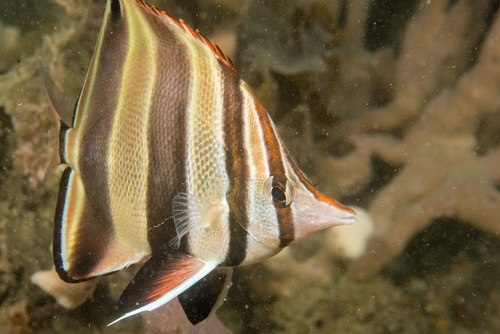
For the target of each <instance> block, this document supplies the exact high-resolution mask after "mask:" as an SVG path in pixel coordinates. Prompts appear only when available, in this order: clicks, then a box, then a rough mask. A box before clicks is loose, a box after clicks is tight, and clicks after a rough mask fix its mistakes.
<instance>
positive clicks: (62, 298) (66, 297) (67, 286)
mask: <svg viewBox="0 0 500 334" xmlns="http://www.w3.org/2000/svg"><path fill="white" fill-rule="evenodd" d="M31 282H32V283H33V284H36V285H38V286H39V287H40V288H42V290H43V291H45V292H47V293H48V294H50V295H51V296H53V297H54V298H55V299H56V300H57V302H58V303H59V304H60V305H61V306H63V307H65V308H68V309H72V308H77V307H78V306H80V305H82V304H83V303H84V302H85V301H86V300H87V299H88V298H90V297H91V296H92V295H93V293H94V291H95V288H96V286H97V284H98V283H99V280H98V279H94V280H91V281H88V282H82V283H79V284H74V283H66V282H64V281H63V280H61V279H60V278H59V275H58V274H57V272H56V270H55V269H54V268H52V269H50V270H44V271H38V272H36V273H34V274H33V275H32V276H31Z"/></svg>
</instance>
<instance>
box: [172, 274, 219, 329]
mask: <svg viewBox="0 0 500 334" xmlns="http://www.w3.org/2000/svg"><path fill="white" fill-rule="evenodd" d="M227 278H228V274H227V273H226V272H225V271H222V270H219V269H215V270H214V271H212V272H211V273H210V274H208V275H207V276H205V277H204V278H202V279H201V280H199V281H198V282H196V283H195V284H194V285H193V286H192V287H191V288H189V290H187V291H185V292H183V293H181V294H180V295H179V302H180V303H181V305H182V308H183V309H184V313H186V316H187V318H188V319H189V321H191V323H192V324H193V325H196V324H197V323H199V322H201V321H203V320H205V319H206V318H207V317H208V316H209V315H210V313H211V312H212V310H213V309H214V308H217V306H218V305H217V301H218V300H219V297H220V296H221V295H223V296H222V297H224V296H225V293H226V292H227V290H226V289H225V286H226V281H227Z"/></svg>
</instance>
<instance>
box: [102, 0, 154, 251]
mask: <svg viewBox="0 0 500 334" xmlns="http://www.w3.org/2000/svg"><path fill="white" fill-rule="evenodd" d="M123 4H124V6H125V8H124V12H125V15H127V19H126V22H127V24H128V33H129V35H128V53H127V56H126V59H125V64H124V70H123V71H124V73H123V80H122V83H121V87H120V97H119V100H118V107H117V110H116V116H115V120H114V122H113V128H112V132H111V136H110V146H109V155H108V166H109V168H108V181H109V197H110V209H111V214H112V217H113V221H114V223H115V228H116V233H117V235H116V239H115V240H116V241H117V243H118V247H120V246H121V247H126V248H128V249H129V247H130V246H131V245H132V246H133V248H134V254H135V255H136V256H139V257H140V254H142V255H146V254H147V253H149V251H150V248H149V243H148V239H147V235H148V234H147V213H146V209H147V207H146V200H147V176H148V161H149V158H148V152H149V151H148V139H147V133H148V132H147V129H148V122H149V114H150V108H151V104H152V95H153V94H152V93H153V90H154V87H155V78H156V71H157V69H156V65H157V61H158V59H157V51H156V50H157V47H156V42H155V36H156V35H155V32H154V31H153V30H152V29H151V25H150V24H149V23H148V22H147V21H146V19H145V17H144V12H143V10H142V9H141V7H140V6H137V5H136V4H135V3H134V2H123ZM129 250H130V249H129Z"/></svg>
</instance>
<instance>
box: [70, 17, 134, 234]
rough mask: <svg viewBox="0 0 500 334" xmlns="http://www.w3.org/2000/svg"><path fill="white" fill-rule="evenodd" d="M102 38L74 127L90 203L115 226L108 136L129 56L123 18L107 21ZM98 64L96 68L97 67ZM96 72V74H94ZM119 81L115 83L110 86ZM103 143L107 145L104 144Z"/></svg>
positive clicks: (102, 221)
mask: <svg viewBox="0 0 500 334" xmlns="http://www.w3.org/2000/svg"><path fill="white" fill-rule="evenodd" d="M106 23H107V24H106V26H103V27H102V29H103V31H101V35H100V39H99V43H100V45H98V46H97V47H96V51H97V49H98V48H99V47H100V52H99V53H98V54H94V59H93V60H92V63H91V66H90V68H89V71H88V73H89V77H88V78H87V80H86V81H85V85H84V88H83V90H82V95H81V99H80V101H79V104H78V109H77V115H80V116H81V117H78V116H77V119H76V125H77V128H75V129H74V130H75V131H77V132H78V133H79V134H80V138H79V140H78V143H79V147H78V150H79V154H78V156H79V157H80V160H79V161H78V165H79V166H78V168H77V171H78V172H79V175H80V177H81V179H82V182H83V184H84V186H85V193H86V199H87V201H88V203H87V204H88V206H89V207H91V208H92V210H93V215H94V216H95V217H99V218H100V222H99V223H100V224H107V225H109V228H113V221H112V217H111V213H110V210H109V205H110V198H109V194H108V193H107V192H106V191H102V189H105V185H106V184H108V180H107V168H108V167H107V157H108V154H109V153H108V151H109V138H110V135H111V130H112V128H113V126H112V124H113V121H114V116H115V114H116V106H117V105H118V99H119V95H120V84H119V83H120V82H121V79H122V73H123V65H124V62H125V57H126V55H127V43H128V32H127V30H128V29H127V27H126V25H124V24H123V20H116V21H114V20H109V19H108V20H107V22H106ZM96 67H97V68H96ZM94 73H95V75H93V74H94ZM110 82H116V85H110V84H109V83H110ZM103 144H104V145H103Z"/></svg>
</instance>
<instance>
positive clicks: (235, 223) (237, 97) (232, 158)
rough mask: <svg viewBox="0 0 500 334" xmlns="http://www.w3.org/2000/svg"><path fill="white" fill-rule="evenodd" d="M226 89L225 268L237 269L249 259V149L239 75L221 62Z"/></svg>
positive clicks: (224, 115) (224, 113) (224, 112)
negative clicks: (226, 247) (226, 206)
mask: <svg viewBox="0 0 500 334" xmlns="http://www.w3.org/2000/svg"><path fill="white" fill-rule="evenodd" d="M220 67H221V75H222V82H223V87H224V107H223V110H222V113H223V117H224V128H223V131H224V144H225V147H226V173H227V175H228V177H229V191H228V193H227V202H228V204H229V209H230V213H229V237H230V239H229V249H228V252H227V254H226V260H225V262H224V265H230V266H237V265H239V264H240V263H241V262H243V260H244V259H245V256H246V244H247V232H246V229H247V226H248V207H247V206H246V203H247V202H248V200H247V196H248V182H249V181H250V180H249V167H248V161H249V158H248V151H247V150H246V148H245V131H244V128H243V127H244V126H245V120H244V119H243V115H244V113H243V96H242V93H241V90H240V78H239V76H238V74H237V73H236V72H235V71H234V70H232V69H231V68H229V67H227V66H226V65H224V64H222V63H221V66H220Z"/></svg>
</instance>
